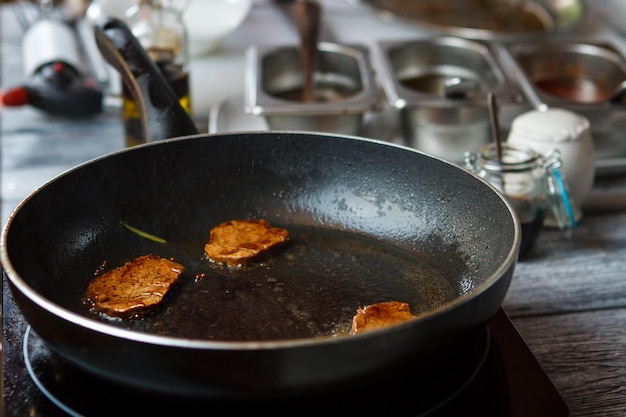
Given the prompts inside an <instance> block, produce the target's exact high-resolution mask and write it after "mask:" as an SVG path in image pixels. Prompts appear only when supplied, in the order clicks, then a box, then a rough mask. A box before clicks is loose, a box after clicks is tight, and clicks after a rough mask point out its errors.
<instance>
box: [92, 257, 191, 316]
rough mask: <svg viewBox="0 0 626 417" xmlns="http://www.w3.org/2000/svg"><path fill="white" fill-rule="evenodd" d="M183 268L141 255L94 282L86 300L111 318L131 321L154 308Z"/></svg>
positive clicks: (162, 259)
mask: <svg viewBox="0 0 626 417" xmlns="http://www.w3.org/2000/svg"><path fill="white" fill-rule="evenodd" d="M184 271H185V267H184V266H183V265H181V264H179V263H176V262H174V261H172V260H169V259H165V258H160V257H158V256H156V255H152V254H149V255H144V256H140V257H138V258H135V259H133V260H131V261H128V262H126V263H125V264H124V265H122V266H120V267H118V268H115V269H113V270H111V271H108V272H106V273H104V274H102V275H99V276H97V277H96V278H94V279H93V280H92V281H91V282H90V283H89V285H88V287H87V291H86V293H85V299H86V301H87V302H88V303H90V304H91V306H92V307H93V308H94V309H95V310H97V311H100V312H102V313H105V314H107V315H109V316H112V317H131V316H133V315H138V314H139V315H140V314H145V313H148V312H150V311H152V310H154V309H155V308H157V307H158V306H159V305H160V304H161V302H162V301H163V297H165V294H167V292H168V291H169V290H170V288H171V286H172V285H173V284H174V283H176V282H177V281H178V278H179V277H180V275H181V274H182V273H183V272H184Z"/></svg>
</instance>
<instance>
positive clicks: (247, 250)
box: [204, 219, 289, 266]
mask: <svg viewBox="0 0 626 417" xmlns="http://www.w3.org/2000/svg"><path fill="white" fill-rule="evenodd" d="M288 240H289V232H287V230H286V229H282V228H278V227H272V226H270V224H269V223H268V221H267V220H264V219H261V220H231V221H227V222H224V223H222V224H219V225H217V226H215V227H214V228H213V229H211V236H210V238H209V241H208V242H207V244H206V245H205V246H204V251H205V252H206V254H207V255H208V256H209V258H210V259H212V260H213V261H215V262H219V263H225V264H227V265H231V266H236V265H245V264H249V263H252V262H255V261H258V260H260V259H263V258H264V257H265V256H267V255H269V254H271V253H274V252H275V251H276V250H278V249H280V248H282V247H284V246H285V245H286V243H287V241H288Z"/></svg>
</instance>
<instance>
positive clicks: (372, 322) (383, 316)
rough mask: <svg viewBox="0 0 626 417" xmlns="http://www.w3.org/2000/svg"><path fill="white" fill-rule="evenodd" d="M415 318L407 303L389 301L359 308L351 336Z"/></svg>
mask: <svg viewBox="0 0 626 417" xmlns="http://www.w3.org/2000/svg"><path fill="white" fill-rule="evenodd" d="M411 318H413V314H412V313H411V309H410V308H409V305H408V304H407V303H401V302H399V301H387V302H384V303H376V304H370V305H368V306H365V307H363V308H357V310H356V315H355V316H354V317H353V318H352V329H351V330H350V333H351V334H356V333H363V332H366V331H368V330H374V329H380V328H381V327H386V326H391V325H392V324H396V323H401V322H403V321H407V320H409V319H411Z"/></svg>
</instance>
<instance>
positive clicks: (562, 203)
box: [465, 143, 575, 257]
mask: <svg viewBox="0 0 626 417" xmlns="http://www.w3.org/2000/svg"><path fill="white" fill-rule="evenodd" d="M465 166H466V167H467V168H469V169H470V170H472V171H473V172H475V173H476V174H478V175H479V176H480V177H482V178H484V179H485V180H487V181H488V182H489V183H491V184H492V185H493V186H494V187H495V188H497V189H498V190H499V191H500V192H501V193H502V194H503V195H504V196H505V198H506V199H507V201H508V202H509V203H510V204H511V206H512V207H513V209H514V211H515V212H516V214H517V215H518V218H519V221H520V223H521V228H522V242H521V246H520V253H519V256H520V257H521V256H523V255H524V254H526V253H527V252H528V250H529V249H530V248H531V246H532V245H533V244H534V242H535V241H536V240H537V237H538V236H539V232H540V231H541V229H542V228H543V224H544V219H545V217H546V214H547V213H548V212H549V211H551V212H552V213H553V215H554V217H555V219H556V220H557V225H558V227H560V228H566V227H573V226H574V225H575V220H574V212H573V207H572V204H571V202H570V198H569V195H568V186H567V183H566V180H565V179H564V178H563V176H562V175H561V173H560V171H559V167H560V166H561V160H560V155H559V152H558V151H550V152H549V153H548V154H547V155H545V156H544V155H541V154H539V153H537V152H535V151H533V150H531V149H530V148H524V147H518V146H513V145H510V144H506V143H505V144H503V145H502V149H501V155H498V148H497V146H496V144H495V143H490V144H487V145H485V146H483V147H482V148H480V150H479V151H478V152H476V153H469V152H468V153H466V154H465Z"/></svg>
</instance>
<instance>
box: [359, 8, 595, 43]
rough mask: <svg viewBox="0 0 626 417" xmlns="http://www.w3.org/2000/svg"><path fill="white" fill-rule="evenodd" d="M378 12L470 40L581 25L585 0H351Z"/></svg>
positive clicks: (526, 35) (557, 31) (528, 34)
mask: <svg viewBox="0 0 626 417" xmlns="http://www.w3.org/2000/svg"><path fill="white" fill-rule="evenodd" d="M348 2H350V3H355V4H363V5H365V6H369V7H370V8H372V9H373V10H374V11H376V12H377V13H378V14H379V15H380V16H381V18H382V19H384V20H391V21H399V22H404V23H409V24H415V25H416V26H418V27H423V28H425V29H428V30H431V31H436V32H438V33H441V34H446V35H454V36H459V37H463V38H468V39H483V40H489V39H497V40H503V39H520V38H531V37H539V36H550V35H555V34H560V33H563V32H568V31H572V30H574V29H576V28H577V27H578V26H580V24H581V22H582V21H583V20H584V18H585V17H586V16H587V7H586V4H585V1H584V0H525V1H509V0H463V1H459V0H419V1H417V0H414V1H406V0H348Z"/></svg>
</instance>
